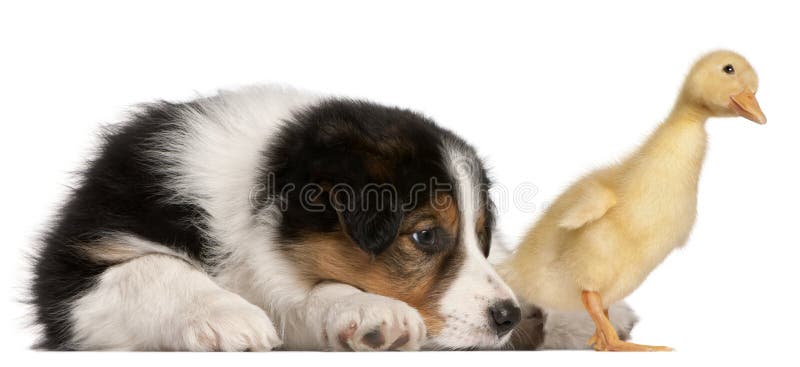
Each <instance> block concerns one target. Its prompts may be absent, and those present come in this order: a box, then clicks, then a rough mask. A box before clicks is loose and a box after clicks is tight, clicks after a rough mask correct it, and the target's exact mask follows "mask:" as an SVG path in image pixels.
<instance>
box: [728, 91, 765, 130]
mask: <svg viewBox="0 0 800 367" xmlns="http://www.w3.org/2000/svg"><path fill="white" fill-rule="evenodd" d="M728 106H729V107H730V108H731V109H732V110H734V111H736V113H738V114H739V116H742V117H744V118H746V119H748V120H750V121H753V122H756V123H759V124H761V125H764V124H766V123H767V117H766V116H764V112H762V111H761V107H760V106H759V105H758V100H756V96H755V94H753V92H751V91H749V90H744V91H743V92H742V93H739V94H737V95H735V96H731V103H730V105H728Z"/></svg>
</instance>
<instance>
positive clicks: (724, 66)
mask: <svg viewBox="0 0 800 367" xmlns="http://www.w3.org/2000/svg"><path fill="white" fill-rule="evenodd" d="M757 90H758V76H756V72H755V70H753V67H752V66H750V63H749V62H747V60H746V59H745V58H744V57H742V56H741V55H739V54H737V53H735V52H731V51H715V52H711V53H709V54H707V55H705V56H703V57H702V58H701V59H700V60H698V61H697V62H696V63H695V64H694V66H693V67H692V69H691V71H689V75H688V76H687V77H686V81H685V83H684V85H683V91H682V93H681V98H680V100H679V101H680V102H681V103H688V104H692V105H694V106H695V107H699V108H702V109H705V110H707V111H708V112H709V113H710V115H711V116H716V117H726V116H742V117H744V118H746V119H748V120H751V121H754V122H757V123H759V124H764V123H766V122H767V118H766V116H764V112H762V111H761V107H759V105H758V101H757V100H756V97H755V94H756V91H757Z"/></svg>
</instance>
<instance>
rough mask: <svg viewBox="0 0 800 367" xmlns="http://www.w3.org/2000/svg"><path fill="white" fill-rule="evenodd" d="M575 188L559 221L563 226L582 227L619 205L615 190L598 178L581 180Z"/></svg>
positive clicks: (572, 228) (560, 225) (569, 227)
mask: <svg viewBox="0 0 800 367" xmlns="http://www.w3.org/2000/svg"><path fill="white" fill-rule="evenodd" d="M575 189H576V191H575V195H573V196H572V197H571V198H570V199H569V200H570V201H571V203H570V204H569V205H568V207H567V209H566V210H565V211H564V214H563V215H562V216H561V219H560V220H559V222H558V225H559V227H561V228H564V229H567V230H575V229H578V228H581V227H583V226H584V225H586V224H587V223H590V222H594V221H596V220H598V219H600V218H602V217H603V216H604V215H605V214H606V212H608V210H609V209H611V208H612V207H614V205H617V195H616V194H614V191H612V190H611V189H610V188H608V187H607V186H605V185H603V184H602V183H600V182H598V181H596V180H588V181H584V182H581V183H579V184H578V186H577V187H576V188H575Z"/></svg>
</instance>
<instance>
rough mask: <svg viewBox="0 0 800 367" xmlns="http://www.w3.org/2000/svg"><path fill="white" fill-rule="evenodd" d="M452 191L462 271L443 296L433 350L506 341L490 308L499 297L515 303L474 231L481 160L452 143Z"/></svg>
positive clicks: (447, 149) (479, 206) (448, 150)
mask: <svg viewBox="0 0 800 367" xmlns="http://www.w3.org/2000/svg"><path fill="white" fill-rule="evenodd" d="M445 154H446V157H447V159H448V161H449V162H448V166H449V169H450V174H451V176H452V177H453V178H454V180H455V182H456V187H455V188H454V189H455V192H456V193H457V200H458V206H459V212H460V214H461V228H460V234H459V243H458V246H460V248H459V250H460V251H461V252H462V254H463V262H462V265H461V269H460V270H459V271H458V273H457V276H456V278H455V280H453V283H452V284H451V285H450V287H449V288H448V289H447V291H446V292H445V294H444V296H443V297H442V299H441V305H440V310H441V314H442V315H443V316H444V318H445V324H444V327H443V328H442V330H441V332H440V333H439V334H438V335H435V336H434V337H432V338H431V340H430V341H429V343H430V345H429V347H431V348H471V347H479V348H497V347H500V346H502V345H504V344H505V343H506V342H508V339H509V338H510V335H511V333H507V334H505V335H503V336H502V337H498V336H497V331H496V329H495V327H494V326H493V325H494V321H493V319H492V316H491V311H490V307H492V306H493V305H495V304H498V303H500V302H503V301H511V302H512V303H513V304H514V305H517V306H518V305H519V303H518V302H517V300H516V298H515V297H514V294H513V292H512V291H511V289H510V288H509V287H508V286H507V285H506V284H505V282H503V280H502V279H501V278H500V276H499V275H497V273H496V272H495V270H494V268H493V267H492V265H491V264H490V263H489V261H488V260H487V259H486V258H485V257H484V255H483V252H482V250H481V247H480V246H481V245H480V240H479V239H478V235H477V228H476V222H477V220H478V218H479V216H480V214H481V213H480V211H481V210H483V207H484V206H483V205H482V204H483V203H481V195H480V193H481V192H480V191H481V186H480V185H481V181H480V172H481V171H480V170H481V167H480V161H479V160H478V159H477V157H475V156H474V154H473V153H472V152H471V151H467V150H466V149H465V148H461V147H459V146H457V145H455V144H452V145H448V146H446V147H445Z"/></svg>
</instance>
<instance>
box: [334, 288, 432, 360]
mask: <svg viewBox="0 0 800 367" xmlns="http://www.w3.org/2000/svg"><path fill="white" fill-rule="evenodd" d="M324 333H325V334H324V335H323V338H324V339H325V340H326V342H327V343H328V346H329V347H330V348H331V349H332V350H337V351H380V350H419V348H420V346H422V344H423V342H424V340H425V336H426V329H425V322H424V321H423V320H422V316H421V315H420V314H419V312H417V310H416V309H414V308H412V307H411V306H409V305H407V304H406V303H405V302H402V301H398V300H395V299H391V298H388V297H383V296H379V295H375V294H370V293H360V294H357V295H353V296H350V297H349V298H347V299H345V300H341V301H339V302H337V303H335V304H333V305H332V306H331V308H330V309H329V310H328V312H327V315H326V318H325V327H324Z"/></svg>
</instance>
